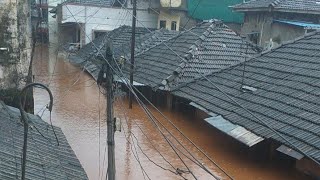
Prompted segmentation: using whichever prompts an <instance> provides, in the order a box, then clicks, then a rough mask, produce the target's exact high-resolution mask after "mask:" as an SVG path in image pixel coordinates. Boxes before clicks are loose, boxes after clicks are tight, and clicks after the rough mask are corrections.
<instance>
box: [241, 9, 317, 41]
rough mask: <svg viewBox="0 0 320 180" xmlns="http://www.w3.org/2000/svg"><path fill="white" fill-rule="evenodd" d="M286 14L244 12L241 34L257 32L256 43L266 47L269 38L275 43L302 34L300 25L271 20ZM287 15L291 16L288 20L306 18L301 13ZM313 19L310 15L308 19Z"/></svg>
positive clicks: (302, 30)
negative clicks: (257, 38)
mask: <svg viewBox="0 0 320 180" xmlns="http://www.w3.org/2000/svg"><path fill="white" fill-rule="evenodd" d="M287 16H288V15H287ZM287 16H286V14H284V13H281V14H278V13H272V12H259V13H256V12H249V13H246V15H245V18H244V23H243V25H242V28H241V34H243V35H246V34H248V33H251V32H259V33H260V35H259V40H258V44H259V45H261V46H262V47H266V46H267V44H268V42H269V41H270V39H271V38H272V39H273V41H276V42H277V43H283V42H285V41H289V40H293V39H295V38H297V37H299V36H302V35H304V34H305V30H304V29H303V28H301V27H297V26H293V25H285V24H280V23H277V22H273V20H274V19H279V18H280V19H281V18H285V17H287ZM288 17H291V19H289V20H304V21H307V20H308V19H306V18H303V14H302V15H297V14H295V15H291V16H288ZM286 19H288V18H286ZM313 19H314V17H313V16H311V17H310V19H309V20H310V21H312V20H313Z"/></svg>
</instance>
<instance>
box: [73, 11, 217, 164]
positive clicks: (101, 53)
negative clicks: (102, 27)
mask: <svg viewBox="0 0 320 180" xmlns="http://www.w3.org/2000/svg"><path fill="white" fill-rule="evenodd" d="M122 7H124V6H123V5H122ZM124 8H125V7H124ZM67 9H68V7H67ZM69 12H71V11H70V10H69ZM71 14H72V13H71ZM137 21H138V22H139V20H137ZM147 30H149V29H148V28H147ZM149 31H150V30H149ZM93 45H94V47H95V48H96V49H97V50H98V53H99V54H101V56H102V57H103V59H104V60H105V61H106V62H107V63H108V65H109V66H110V64H109V62H108V61H107V60H106V59H105V57H104V55H103V54H102V53H101V52H100V50H99V49H98V48H97V47H96V45H95V44H94V43H93ZM110 67H111V69H112V70H113V71H115V70H114V68H113V67H112V66H110ZM115 72H116V71H115ZM122 76H123V75H120V76H119V77H122ZM123 77H124V76H123ZM169 144H170V143H169ZM170 145H171V144H170ZM173 150H174V148H173ZM174 151H175V150H174ZM176 154H177V153H176ZM178 156H179V155H178ZM211 161H212V160H211ZM186 167H187V166H186ZM217 167H219V166H217Z"/></svg>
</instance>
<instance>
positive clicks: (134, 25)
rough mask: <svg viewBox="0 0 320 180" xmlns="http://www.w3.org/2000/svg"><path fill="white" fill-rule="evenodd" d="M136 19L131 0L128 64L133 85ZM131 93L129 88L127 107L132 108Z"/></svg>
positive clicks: (135, 11) (135, 8)
mask: <svg viewBox="0 0 320 180" xmlns="http://www.w3.org/2000/svg"><path fill="white" fill-rule="evenodd" d="M136 20H137V0H133V13H132V31H131V32H132V34H131V65H130V85H131V87H133V71H134V49H135V42H136ZM132 96H133V94H132V92H131V91H130V89H129V108H130V109H132V98H133V97H132Z"/></svg>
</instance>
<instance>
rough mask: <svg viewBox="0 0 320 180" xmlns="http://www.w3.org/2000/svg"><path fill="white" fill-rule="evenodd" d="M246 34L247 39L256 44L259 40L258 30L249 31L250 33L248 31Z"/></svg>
mask: <svg viewBox="0 0 320 180" xmlns="http://www.w3.org/2000/svg"><path fill="white" fill-rule="evenodd" d="M247 36H248V39H249V40H250V41H251V42H252V43H254V44H258V42H259V36H260V33H259V32H251V33H248V34H247Z"/></svg>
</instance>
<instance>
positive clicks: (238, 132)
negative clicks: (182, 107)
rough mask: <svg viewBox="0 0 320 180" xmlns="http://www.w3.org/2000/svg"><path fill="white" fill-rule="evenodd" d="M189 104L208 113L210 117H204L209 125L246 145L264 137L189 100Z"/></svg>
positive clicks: (255, 142)
mask: <svg viewBox="0 0 320 180" xmlns="http://www.w3.org/2000/svg"><path fill="white" fill-rule="evenodd" d="M189 104H190V105H191V106H193V107H195V108H198V109H200V110H202V111H204V112H205V113H207V114H209V115H210V116H212V117H209V118H206V119H204V120H205V121H207V122H208V123H209V124H210V125H212V126H214V127H215V128H217V129H219V130H220V131H222V132H224V133H226V134H228V135H229V136H231V137H233V138H235V139H237V140H238V141H240V142H242V143H244V144H246V145H247V146H249V147H251V146H253V145H255V144H258V143H259V142H261V141H263V140H264V138H262V137H260V136H257V135H256V134H254V133H252V132H250V131H248V130H246V129H245V128H244V127H242V126H239V125H235V124H233V123H231V122H230V121H227V120H225V119H224V118H223V117H222V116H220V115H217V114H214V113H211V112H209V111H208V110H206V109H205V108H203V107H202V106H200V105H198V104H196V103H194V102H191V103H189Z"/></svg>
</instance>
